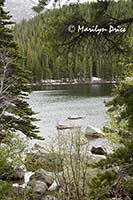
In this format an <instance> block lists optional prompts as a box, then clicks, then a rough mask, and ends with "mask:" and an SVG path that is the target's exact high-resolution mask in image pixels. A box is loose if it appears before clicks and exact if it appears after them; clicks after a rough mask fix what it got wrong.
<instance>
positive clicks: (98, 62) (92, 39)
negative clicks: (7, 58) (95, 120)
mask: <svg viewBox="0 0 133 200" xmlns="http://www.w3.org/2000/svg"><path fill="white" fill-rule="evenodd" d="M107 4H108V5H107V8H106V9H105V8H104V7H103V5H102V2H101V5H99V6H98V4H97V5H96V3H94V2H93V3H83V4H71V5H69V6H63V7H62V8H58V9H56V8H55V9H53V10H50V11H47V12H45V13H43V14H39V15H38V16H36V17H35V18H33V19H31V20H29V21H28V22H27V21H22V23H20V24H17V25H16V26H15V40H16V41H17V43H18V45H19V48H20V53H21V54H22V64H23V66H25V67H26V68H27V69H29V70H30V71H31V72H32V78H31V82H40V83H41V82H42V81H43V80H46V79H59V80H61V79H64V80H72V79H78V80H80V81H84V80H91V79H92V77H99V78H101V79H103V80H110V81H112V80H120V79H121V78H122V77H123V72H124V70H125V62H128V54H129V51H130V46H131V40H132V37H131V35H132V33H133V30H132V29H131V26H130V27H128V24H126V25H122V27H125V28H126V32H124V33H121V32H116V33H114V32H113V33H110V34H108V35H109V37H108V36H107V35H106V34H105V35H103V34H102V33H101V34H90V33H87V34H86V37H84V38H83V39H82V40H81V41H79V42H78V41H76V32H73V31H72V32H71V31H70V30H69V28H70V25H75V27H77V26H78V25H80V26H83V25H85V26H88V27H90V25H91V26H92V25H93V24H98V23H101V22H102V21H104V22H105V19H106V21H107V20H108V18H109V19H110V18H112V19H113V20H114V19H123V18H126V17H129V16H132V1H118V2H115V1H110V2H109V3H108V2H107ZM104 6H105V4H104ZM101 13H102V14H101ZM99 16H100V17H99ZM68 27H69V28H68ZM123 36H124V37H123ZM81 37H82V34H81ZM114 41H115V42H114ZM76 42H77V45H76ZM123 55H124V56H125V55H126V57H127V61H126V60H125V59H124V60H123V57H124V56H123Z"/></svg>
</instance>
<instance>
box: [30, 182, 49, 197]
mask: <svg viewBox="0 0 133 200" xmlns="http://www.w3.org/2000/svg"><path fill="white" fill-rule="evenodd" d="M47 189H48V186H47V185H46V183H44V182H42V181H35V185H34V187H33V192H35V193H39V194H44V193H45V192H46V191H47Z"/></svg>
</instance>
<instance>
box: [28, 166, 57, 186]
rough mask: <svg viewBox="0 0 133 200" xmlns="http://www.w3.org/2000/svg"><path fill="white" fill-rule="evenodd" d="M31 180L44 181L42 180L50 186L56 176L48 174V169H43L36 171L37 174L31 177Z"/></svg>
mask: <svg viewBox="0 0 133 200" xmlns="http://www.w3.org/2000/svg"><path fill="white" fill-rule="evenodd" d="M31 180H39V181H42V182H44V183H46V185H47V186H48V187H50V186H51V185H52V183H53V182H54V178H53V177H51V176H49V175H47V174H46V171H45V170H43V169H40V170H38V171H36V172H35V174H34V175H32V176H31V177H30V181H31Z"/></svg>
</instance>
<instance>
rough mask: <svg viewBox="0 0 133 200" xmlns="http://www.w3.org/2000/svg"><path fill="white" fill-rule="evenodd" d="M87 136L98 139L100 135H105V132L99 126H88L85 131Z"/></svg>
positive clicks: (89, 138)
mask: <svg viewBox="0 0 133 200" xmlns="http://www.w3.org/2000/svg"><path fill="white" fill-rule="evenodd" d="M85 137H86V138H87V139H88V140H92V139H97V138H100V137H104V133H103V132H102V131H101V130H100V129H99V128H95V127H93V126H88V127H87V129H86V131H85Z"/></svg>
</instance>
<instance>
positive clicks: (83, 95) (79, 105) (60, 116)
mask: <svg viewBox="0 0 133 200" xmlns="http://www.w3.org/2000/svg"><path fill="white" fill-rule="evenodd" d="M112 88H113V85H111V84H93V85H90V84H89V85H87V84H86V85H83V84H82V85H60V86H59V85H58V86H43V87H36V88H33V90H34V91H33V92H32V93H31V94H30V96H29V103H30V105H31V107H32V108H33V110H34V111H35V112H37V114H36V117H37V118H38V119H40V121H38V122H36V125H37V126H38V127H39V128H40V133H39V135H41V136H44V137H45V139H46V141H51V138H54V136H55V135H56V133H57V129H56V126H57V124H65V125H79V126H81V127H82V129H85V128H86V127H87V125H92V126H95V127H98V128H102V127H103V125H104V124H105V122H106V121H107V116H106V114H105V113H106V108H105V105H104V102H105V101H107V100H108V99H109V98H110V95H111V91H112ZM75 115H76V116H83V117H85V118H84V119H80V120H73V121H72V120H68V119H67V118H68V117H69V116H75Z"/></svg>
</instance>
